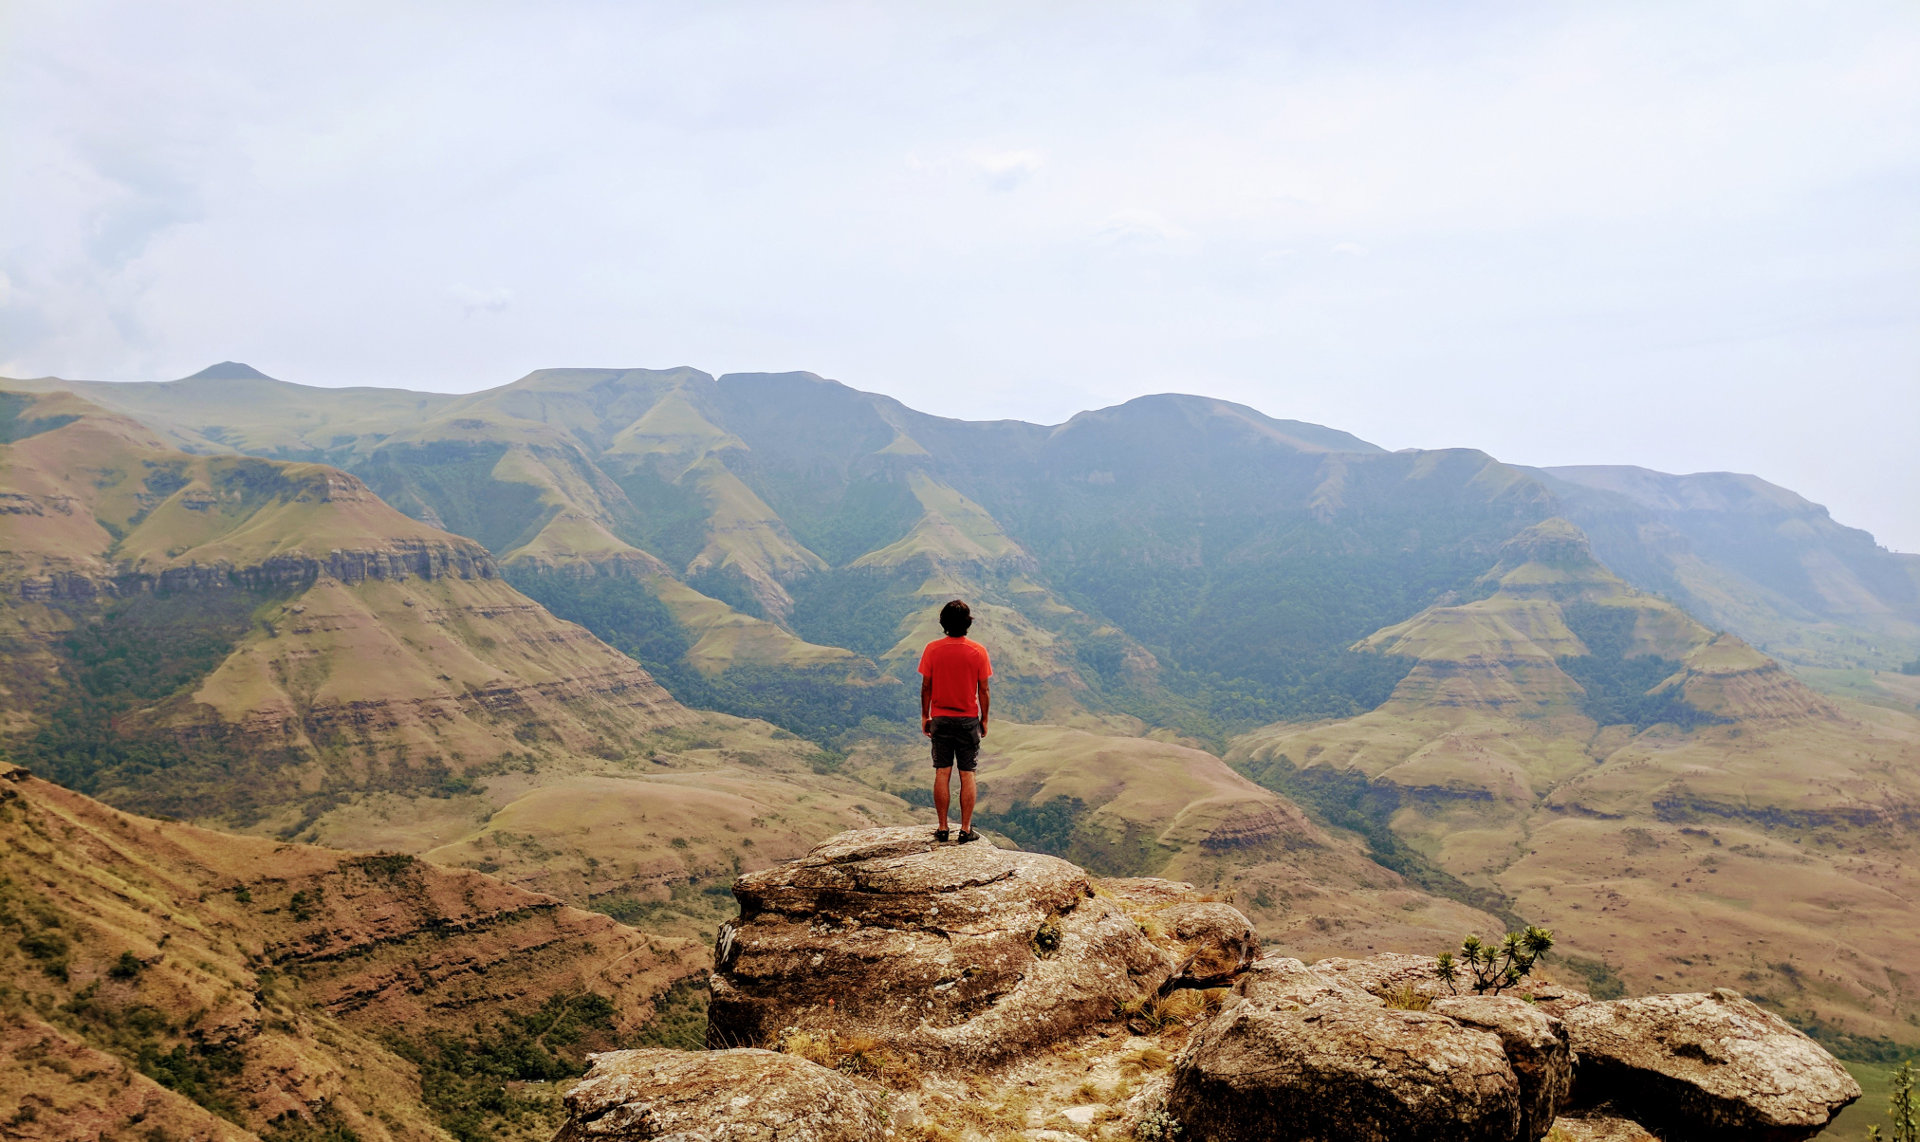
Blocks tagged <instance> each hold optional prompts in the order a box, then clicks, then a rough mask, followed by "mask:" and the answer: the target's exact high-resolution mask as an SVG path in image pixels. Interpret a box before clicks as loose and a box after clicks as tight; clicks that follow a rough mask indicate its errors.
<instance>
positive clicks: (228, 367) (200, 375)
mask: <svg viewBox="0 0 1920 1142" xmlns="http://www.w3.org/2000/svg"><path fill="white" fill-rule="evenodd" d="M180 379H181V380H183V381H271V380H273V379H274V378H272V377H269V376H267V375H266V374H265V373H263V372H261V371H260V370H258V369H256V368H254V367H253V366H252V365H248V364H243V363H241V362H239V361H222V362H220V363H219V364H218V365H208V366H207V367H206V368H204V369H202V370H200V371H199V372H197V373H195V374H194V375H192V376H191V377H182V378H180Z"/></svg>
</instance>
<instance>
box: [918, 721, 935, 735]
mask: <svg viewBox="0 0 1920 1142" xmlns="http://www.w3.org/2000/svg"><path fill="white" fill-rule="evenodd" d="M920 732H921V733H923V734H925V735H927V736H928V737H932V736H933V719H932V718H921V719H920Z"/></svg>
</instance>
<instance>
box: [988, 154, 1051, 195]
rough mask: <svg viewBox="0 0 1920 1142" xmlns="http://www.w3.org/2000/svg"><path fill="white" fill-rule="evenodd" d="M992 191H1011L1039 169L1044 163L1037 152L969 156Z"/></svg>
mask: <svg viewBox="0 0 1920 1142" xmlns="http://www.w3.org/2000/svg"><path fill="white" fill-rule="evenodd" d="M969 157H970V159H971V160H972V162H973V165H974V166H975V167H977V168H979V170H980V172H981V174H982V175H984V176H985V178H986V181H987V185H988V186H989V187H992V188H993V189H994V190H1012V189H1014V188H1015V187H1017V186H1019V185H1020V184H1021V183H1023V182H1025V181H1027V179H1029V178H1031V177H1033V173H1034V172H1035V171H1037V170H1039V169H1040V165H1041V164H1042V163H1043V162H1045V161H1046V159H1045V156H1043V155H1042V154H1041V153H1040V152H1039V151H988V152H984V153H982V152H976V153H974V154H973V155H971V156H969Z"/></svg>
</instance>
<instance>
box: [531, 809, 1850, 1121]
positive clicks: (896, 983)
mask: <svg viewBox="0 0 1920 1142" xmlns="http://www.w3.org/2000/svg"><path fill="white" fill-rule="evenodd" d="M736 894H737V895H738V896H739V899H740V902H741V916H740V918H739V919H738V920H737V921H735V922H734V923H732V924H729V925H728V926H727V927H726V928H724V929H723V930H722V933H721V936H720V939H719V944H718V947H717V948H716V951H715V972H714V976H713V985H712V986H713V995H714V1004H713V1007H712V1011H711V1021H710V1023H709V1042H710V1044H711V1045H713V1046H715V1047H724V1048H727V1049H719V1050H710V1051H708V1052H704V1053H702V1052H671V1051H644V1052H612V1053H609V1054H605V1055H601V1056H598V1057H597V1058H596V1061H595V1064H594V1068H593V1070H592V1071H591V1072H590V1073H589V1075H588V1077H587V1079H586V1081H584V1082H583V1083H581V1084H580V1086H579V1087H577V1088H575V1090H574V1091H573V1093H572V1094H570V1095H569V1096H568V1099H567V1104H568V1107H569V1110H570V1112H571V1117H570V1119H569V1122H568V1124H567V1126H566V1128H565V1130H563V1132H562V1134H561V1136H560V1137H561V1138H562V1139H565V1140H567V1142H585V1140H587V1139H602V1140H606V1142H639V1140H642V1139H669V1138H671V1139H684V1140H689V1142H691V1140H694V1139H712V1140H720V1139H735V1138H752V1137H762V1136H764V1137H778V1138H788V1137H791V1138H806V1139H820V1140H828V1139H859V1140H862V1142H869V1140H875V1139H879V1138H884V1137H895V1138H905V1137H919V1136H921V1135H923V1134H924V1135H925V1136H927V1137H935V1138H975V1137H984V1138H993V1137H1001V1136H1006V1135H1009V1134H1018V1135H1020V1136H1023V1137H1030V1138H1038V1139H1046V1140H1048V1142H1052V1140H1053V1139H1056V1138H1068V1137H1083V1138H1084V1137H1093V1138H1123V1137H1135V1138H1171V1137H1183V1138H1196V1139H1210V1140H1214V1142H1242V1140H1244V1142H1256V1140H1258V1142H1271V1140H1274V1139H1282V1140H1297V1142H1322V1140H1328V1139H1335V1138H1338V1139H1356V1140H1362V1142H1403V1140H1407V1139H1414V1140H1422V1142H1425V1140H1432V1142H1537V1140H1539V1139H1541V1138H1543V1137H1546V1136H1547V1135H1548V1134H1549V1133H1550V1132H1551V1131H1553V1130H1554V1129H1555V1128H1556V1126H1557V1127H1558V1128H1559V1136H1560V1137H1573V1138H1615V1139H1626V1138H1634V1137H1647V1136H1648V1135H1646V1134H1645V1132H1644V1131H1643V1130H1642V1129H1641V1128H1640V1126H1639V1125H1638V1124H1637V1123H1636V1121H1635V1120H1636V1119H1638V1120H1643V1121H1646V1122H1649V1123H1656V1124H1657V1125H1658V1127H1659V1128H1660V1129H1661V1130H1662V1131H1663V1136H1664V1137H1667V1138H1693V1137H1701V1138H1712V1139H1718V1138H1733V1137H1743V1138H1744V1137H1751V1138H1763V1139H1769V1140H1772V1139H1781V1140H1784V1139H1801V1138H1808V1137H1811V1136H1812V1135H1813V1134H1815V1133H1817V1132H1818V1131H1819V1130H1820V1129H1822V1128H1823V1127H1824V1126H1825V1125H1826V1124H1827V1123H1828V1122H1829V1121H1830V1120H1831V1118H1832V1116H1833V1115H1834V1114H1835V1113H1836V1112H1837V1111H1838V1110H1840V1109H1841V1108H1842V1107H1844V1106H1846V1105H1847V1104H1848V1103H1849V1102H1851V1101H1852V1100H1853V1099H1855V1098H1857V1097H1859V1094H1860V1091H1859V1088H1858V1086H1856V1085H1855V1084H1854V1083H1853V1080H1852V1079H1851V1078H1849V1077H1848V1076H1847V1074H1846V1072H1845V1070H1844V1069H1842V1068H1841V1067H1840V1066H1839V1064H1838V1063H1836V1062H1835V1061H1834V1060H1833V1059H1832V1057H1831V1056H1829V1055H1827V1054H1826V1052H1824V1051H1822V1050H1821V1049H1820V1048H1819V1047H1818V1046H1816V1045H1814V1044H1813V1043H1812V1042H1811V1041H1810V1040H1808V1039H1807V1038H1806V1037H1805V1036H1803V1035H1800V1034H1799V1033H1798V1032H1795V1031H1793V1030H1792V1029H1791V1028H1789V1027H1787V1026H1786V1025H1785V1024H1784V1023H1782V1022H1781V1021H1780V1020H1779V1019H1778V1018H1777V1017H1775V1016H1772V1015H1770V1014H1768V1013H1766V1012H1764V1011H1762V1010H1761V1009H1760V1008H1758V1007H1757V1006H1756V1005H1754V1004H1752V1003H1750V1002H1748V1001H1746V1000H1744V999H1741V998H1740V997H1738V996H1736V995H1734V994H1733V993H1731V992H1721V993H1715V994H1713V995H1664V996H1651V997H1646V998H1644V999H1636V1000H1622V1001H1617V1002H1611V1003H1603V1002H1595V1001H1593V1000H1591V999H1589V998H1588V997H1587V996H1585V995H1584V994H1583V993H1580V992H1577V991H1574V990H1571V989H1566V988H1547V987H1544V986H1543V987H1541V988H1539V989H1537V993H1536V992H1534V991H1526V990H1524V989H1515V990H1516V991H1518V992H1519V993H1520V994H1518V995H1506V996H1491V995H1485V996H1483V995H1460V996H1456V995H1453V994H1452V993H1451V989H1450V988H1448V987H1447V986H1446V985H1445V984H1444V983H1443V982H1442V981H1440V980H1439V978H1438V976H1437V974H1436V973H1435V971H1434V961H1433V960H1431V959H1427V958H1423V957H1416V956H1388V957H1379V958H1374V959H1361V960H1339V961H1326V962H1324V963H1322V964H1318V965H1313V966H1309V965H1307V964H1304V963H1302V962H1301V961H1299V960H1296V959H1290V958H1286V957H1280V956H1268V957H1265V958H1259V959H1255V958H1254V954H1255V951H1256V949H1257V944H1254V943H1251V942H1250V940H1251V927H1250V926H1249V925H1248V924H1247V922H1246V920H1245V918H1244V917H1239V916H1238V915H1237V913H1235V912H1234V910H1233V909H1232V908H1231V907H1229V906H1227V905H1225V904H1223V903H1220V902H1218V901H1205V900H1198V899H1195V896H1196V894H1195V893H1194V892H1193V890H1192V889H1191V888H1189V887H1187V886H1184V885H1178V884H1174V883H1171V882H1168V881H1157V880H1152V879H1148V878H1132V879H1128V880H1120V881H1110V882H1102V881H1099V880H1097V879H1095V878H1089V877H1087V876H1086V874H1085V873H1084V872H1081V871H1080V870H1078V869H1076V868H1074V867H1073V866H1071V865H1067V864H1066V863H1065V862H1063V861H1058V860H1053V859H1051V858H1044V857H1033V856H1031V855H1030V854H1022V853H1013V852H1002V851H999V850H996V849H993V848H992V847H991V846H990V845H988V844H987V843H985V842H979V843H976V844H971V845H966V846H957V845H942V844H935V843H933V841H932V839H931V835H930V830H926V829H924V828H922V829H889V830H868V831H863V832H854V833H847V834H842V835H841V836H839V837H836V838H834V839H833V840H831V841H828V842H826V843H824V844H822V845H820V846H819V847H817V848H816V849H815V850H814V851H813V852H812V853H810V854H809V855H808V856H806V857H805V858H802V859H800V860H797V861H791V862H788V863H786V864H783V865H780V866H777V867H775V868H773V869H769V870H767V871H765V872H762V873H756V874H753V875H751V876H748V877H744V878H742V879H741V881H740V882H739V883H738V884H737V885H736ZM1200 965H1204V966H1200ZM1222 982H1231V988H1230V989H1222V988H1215V989H1213V990H1210V991H1205V990H1190V989H1198V988H1204V987H1205V985H1208V984H1216V983H1222ZM1182 985H1186V988H1183V987H1182ZM749 1048H771V1049H770V1050H769V1049H749ZM749 1092H751V1093H749ZM1176 1127H1177V1128H1178V1133H1176V1132H1175V1130H1176Z"/></svg>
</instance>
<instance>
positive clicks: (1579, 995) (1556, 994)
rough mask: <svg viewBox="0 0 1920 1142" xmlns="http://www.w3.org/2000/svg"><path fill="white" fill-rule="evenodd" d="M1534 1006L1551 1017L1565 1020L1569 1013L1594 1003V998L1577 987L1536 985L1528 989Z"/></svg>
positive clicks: (1554, 984) (1547, 984)
mask: <svg viewBox="0 0 1920 1142" xmlns="http://www.w3.org/2000/svg"><path fill="white" fill-rule="evenodd" d="M1528 994H1529V995H1530V996H1531V997H1532V999H1533V1005H1534V1006H1535V1007H1538V1008H1539V1009H1540V1010H1542V1011H1544V1012H1546V1013H1547V1014H1549V1015H1557V1016H1559V1017H1561V1018H1565V1017H1566V1014H1567V1012H1569V1011H1572V1010H1573V1009H1574V1008H1576V1007H1581V1006H1584V1005H1586V1004H1589V1003H1592V1002H1593V996H1591V995H1588V994H1587V993H1586V992H1584V991H1581V990H1580V989H1579V988H1577V987H1568V986H1566V985H1565V984H1558V983H1540V984H1534V985H1532V986H1531V988H1530V989H1528Z"/></svg>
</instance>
